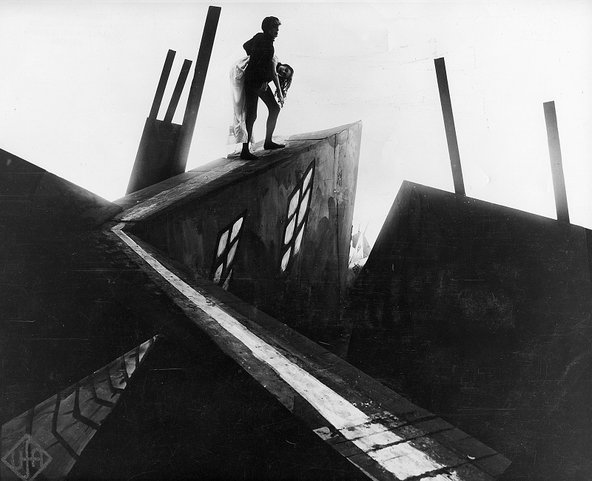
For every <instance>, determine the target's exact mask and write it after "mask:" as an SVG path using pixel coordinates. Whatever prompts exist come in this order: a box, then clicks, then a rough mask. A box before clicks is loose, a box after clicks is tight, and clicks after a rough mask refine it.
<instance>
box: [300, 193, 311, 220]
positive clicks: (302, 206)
mask: <svg viewBox="0 0 592 481" xmlns="http://www.w3.org/2000/svg"><path fill="white" fill-rule="evenodd" d="M309 197H310V191H308V192H307V193H306V196H305V197H304V199H302V203H301V204H300V210H299V211H298V224H302V222H303V221H304V214H305V213H306V209H307V208H308V199H309Z"/></svg>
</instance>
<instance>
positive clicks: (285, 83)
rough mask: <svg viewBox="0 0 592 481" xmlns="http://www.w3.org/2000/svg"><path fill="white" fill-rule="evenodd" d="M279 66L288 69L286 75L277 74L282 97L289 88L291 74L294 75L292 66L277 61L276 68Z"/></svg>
mask: <svg viewBox="0 0 592 481" xmlns="http://www.w3.org/2000/svg"><path fill="white" fill-rule="evenodd" d="M280 67H285V68H287V69H288V70H289V73H288V74H287V75H286V76H283V75H282V76H279V75H278V80H279V83H280V88H281V89H282V94H283V95H284V97H285V96H286V93H287V92H288V89H289V88H290V85H292V76H293V75H294V69H293V68H292V67H290V66H289V65H288V64H287V63H279V62H278V64H277V66H276V70H278V69H279V68H280Z"/></svg>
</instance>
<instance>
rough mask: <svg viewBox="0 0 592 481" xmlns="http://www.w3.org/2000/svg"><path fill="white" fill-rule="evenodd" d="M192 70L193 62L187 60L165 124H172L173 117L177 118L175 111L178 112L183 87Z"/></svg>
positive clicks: (165, 117) (165, 116) (166, 115)
mask: <svg viewBox="0 0 592 481" xmlns="http://www.w3.org/2000/svg"><path fill="white" fill-rule="evenodd" d="M190 68H191V60H187V59H185V61H184V62H183V66H182V67H181V72H180V73H179V78H178V79H177V84H176V85H175V90H173V95H172V97H171V103H170V104H169V108H168V109H167V111H166V114H164V119H163V120H164V121H165V122H172V121H173V117H174V116H175V111H176V110H177V105H178V104H179V99H180V98H181V94H182V93H183V87H185V81H186V80H187V75H189V69H190Z"/></svg>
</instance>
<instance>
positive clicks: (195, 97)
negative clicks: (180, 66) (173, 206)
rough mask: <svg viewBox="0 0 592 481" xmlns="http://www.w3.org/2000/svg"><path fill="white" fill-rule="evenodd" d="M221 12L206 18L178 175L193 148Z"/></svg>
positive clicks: (177, 164) (176, 168) (180, 146)
mask: <svg viewBox="0 0 592 481" xmlns="http://www.w3.org/2000/svg"><path fill="white" fill-rule="evenodd" d="M220 10H221V8H220V7H209V8H208V15H207V17H206V23H205V26H204V30H203V34H202V37H201V43H200V46H199V52H198V54H197V61H196V62H195V74H194V76H193V82H192V83H191V89H190V90H189V98H188V99H187V108H186V109H185V116H184V117H183V126H182V127H181V134H180V136H179V143H178V144H177V149H176V152H175V158H174V165H173V170H174V171H175V172H176V173H182V172H185V166H186V165H187V157H188V156H189V148H190V146H191V140H192V138H193V131H194V130H195V123H196V121H197V112H198V110H199V104H200V102H201V96H202V93H203V89H204V84H205V81H206V74H207V72H208V65H209V63H210V57H211V55H212V49H213V47H214V38H215V36H216V29H217V28H218V20H219V18H220Z"/></svg>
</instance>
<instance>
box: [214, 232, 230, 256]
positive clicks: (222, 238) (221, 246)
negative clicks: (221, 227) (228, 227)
mask: <svg viewBox="0 0 592 481" xmlns="http://www.w3.org/2000/svg"><path fill="white" fill-rule="evenodd" d="M227 243H228V231H224V234H222V235H221V236H220V241H219V242H218V251H217V252H216V257H220V256H221V255H222V253H223V252H224V250H225V249H226V244H227Z"/></svg>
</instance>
